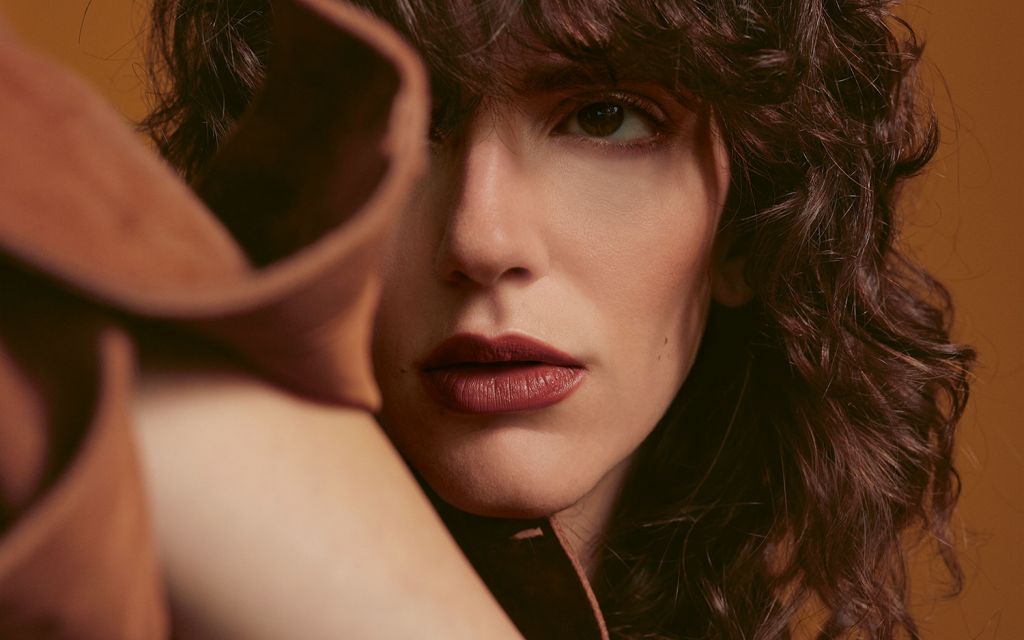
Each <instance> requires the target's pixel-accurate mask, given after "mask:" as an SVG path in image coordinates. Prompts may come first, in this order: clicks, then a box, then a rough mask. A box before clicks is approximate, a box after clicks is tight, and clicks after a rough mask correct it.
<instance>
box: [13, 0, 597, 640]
mask: <svg viewBox="0 0 1024 640" xmlns="http://www.w3.org/2000/svg"><path fill="white" fill-rule="evenodd" d="M273 9H274V17H275V23H276V26H275V36H274V48H273V55H272V60H271V63H270V68H269V71H268V80H267V83H266V87H265V89H264V91H263V92H262V94H261V96H260V97H259V98H258V99H257V101H256V103H255V105H254V107H253V109H252V110H251V111H250V113H249V114H248V115H247V116H246V117H245V118H244V119H243V121H242V123H241V124H240V126H239V128H238V130H237V131H236V132H235V134H233V136H232V137H231V138H230V139H229V140H228V141H227V142H226V143H225V144H224V145H223V147H222V149H221V150H220V151H219V153H218V155H217V156H216V158H215V159H214V161H213V162H212V164H211V165H210V167H209V168H208V169H207V171H206V173H205V175H204V176H203V178H202V179H201V181H200V183H199V186H198V192H199V194H200V196H201V198H202V200H200V198H197V197H196V195H195V194H194V193H193V192H192V191H190V190H189V189H188V188H187V187H186V186H185V185H183V184H182V183H181V182H180V180H179V179H178V178H177V177H176V176H175V175H174V174H173V173H172V171H171V170H169V169H168V168H167V167H166V166H164V164H163V163H162V162H161V161H160V160H158V159H157V158H155V157H154V155H153V154H152V153H151V152H150V151H149V150H147V149H146V148H145V147H144V146H143V145H142V144H141V143H140V142H139V141H138V140H137V138H136V136H135V134H133V133H132V132H131V131H130V130H129V129H128V128H127V127H126V126H125V125H124V124H123V123H122V122H121V120H120V118H119V117H118V116H117V115H116V114H114V113H113V112H112V111H111V110H110V109H109V108H108V107H107V106H106V105H105V104H103V102H102V100H100V99H99V98H98V97H96V96H95V95H94V93H93V92H92V91H90V90H89V89H88V88H86V87H85V86H84V85H83V84H82V83H81V82H80V81H78V80H77V79H75V78H73V77H71V76H70V75H68V74H67V73H66V72H64V71H62V70H60V69H59V68H57V67H55V66H53V65H52V64H50V63H48V62H46V61H44V60H42V59H40V58H39V57H37V56H36V55H34V54H32V53H30V52H28V51H27V50H25V49H24V48H23V47H22V46H21V45H20V44H19V43H18V42H16V40H15V38H14V37H13V36H12V35H11V34H10V33H9V32H7V31H5V30H3V27H2V25H0V637H2V638H78V639H93V638H95V639H97V640H99V639H102V640H115V639H119V638H132V639H139V638H165V637H167V636H168V634H169V628H168V615H167V609H166V604H165V600H164V593H163V590H162V586H161V583H160V569H159V566H158V562H157V556H156V552H155V545H154V540H153V532H152V527H151V524H150V521H149V517H148V514H147V507H146V504H145V499H144V494H143V491H142V485H141V480H140V471H139V466H138V461H137V453H136V451H135V445H134V442H133V435H132V428H131V421H130V411H129V408H130V403H131V399H132V394H133V393H134V391H133V388H134V379H135V375H136V372H135V368H136V363H135V360H134V355H133V348H134V346H135V343H136V342H137V340H138V333H139V330H140V329H141V330H142V331H146V330H148V329H152V328H154V327H159V328H160V330H161V331H163V330H165V329H168V328H169V329H170V331H168V332H167V333H166V335H170V336H174V337H173V338H172V339H173V340H178V341H181V342H182V344H183V345H185V344H186V343H187V346H188V348H190V349H200V350H202V349H207V350H210V351H211V352H213V351H216V352H217V353H227V354H229V355H230V357H232V358H234V359H235V360H237V361H238V362H241V363H243V365H244V366H246V367H248V368H249V370H250V371H251V372H253V373H254V374H255V375H259V376H262V377H264V378H266V379H268V380H270V381H272V382H274V383H276V384H278V385H280V386H282V387H284V388H287V389H288V390H290V391H292V392H294V393H299V394H301V395H304V396H306V397H310V398H313V399H316V400H320V401H323V402H328V403H335V404H338V405H343V406H348V407H358V408H362V409H365V410H367V411H372V410H374V409H375V408H376V407H377V405H378V403H379V394H378V391H377V388H376V386H375V384H374V382H373V378H372V371H371V368H370V358H369V332H370V327H371V321H372V314H373V309H374V306H375V304H376V299H377V293H378V289H379V279H378V277H377V275H376V271H375V262H376V255H377V253H378V249H379V246H380V243H381V242H382V241H383V240H384V238H385V237H386V234H387V231H388V227H389V226H390V225H391V224H392V220H393V218H394V216H395V213H396V212H397V211H398V210H399V209H400V208H401V207H403V206H405V204H406V201H407V199H408V197H409V192H410V189H411V187H412V185H413V183H414V181H415V180H416V178H417V176H418V174H419V172H420V169H421V166H422V164H423V158H424V156H423V150H422V140H423V138H424V135H423V132H424V130H425V127H426V118H427V115H426V113H427V98H426V89H425V85H426V82H425V79H424V74H423V73H422V71H421V69H420V65H419V63H418V61H417V60H416V59H415V57H414V55H413V54H412V53H411V52H410V50H409V49H408V48H407V47H406V46H405V45H404V44H403V43H401V42H400V41H399V40H398V39H397V37H396V36H394V35H393V34H392V33H391V32H390V31H389V30H387V29H386V28H383V27H382V26H380V25H379V24H377V23H375V22H373V21H371V20H370V19H368V18H367V17H366V16H364V15H363V14H361V13H360V12H358V11H355V10H353V9H351V8H348V7H345V6H342V5H340V4H338V3H337V2H335V1H333V0H290V1H285V0H279V1H277V2H275V3H274V7H273ZM204 202H205V204H204ZM211 210H212V211H214V212H216V216H214V215H212V214H211ZM342 508H343V506H342ZM447 519H448V522H449V524H450V525H451V526H452V527H453V530H454V532H455V534H456V537H457V538H458V540H459V541H460V543H461V544H462V545H463V547H464V549H465V550H466V552H467V554H468V555H469V557H470V559H471V560H472V561H473V563H474V565H475V566H476V567H477V568H478V570H480V571H481V573H482V574H483V576H484V578H485V581H486V582H487V583H488V584H489V586H490V587H491V589H492V590H493V591H494V593H495V594H496V596H497V597H498V598H499V600H500V601H501V602H502V604H503V605H504V606H505V607H506V609H507V610H508V611H509V613H510V615H511V616H512V617H513V619H514V620H515V622H516V623H517V624H518V625H519V627H520V628H521V629H522V630H523V631H524V633H525V634H526V635H527V636H528V637H529V638H592V637H606V636H607V633H606V632H605V631H604V628H603V621H602V620H601V618H600V614H599V613H598V611H597V609H596V605H595V603H594V600H593V596H592V594H591V593H590V590H589V587H588V586H587V585H586V581H585V578H583V576H582V573H581V571H580V570H579V567H578V565H577V563H576V562H575V561H574V560H573V559H572V557H571V555H570V554H568V552H567V547H566V545H565V543H564V538H563V537H562V536H561V535H560V533H558V532H557V531H556V529H555V528H553V525H552V523H551V522H549V521H542V522H540V523H538V524H537V527H535V528H533V529H536V530H535V531H534V530H532V529H531V530H530V531H529V533H528V534H523V533H521V532H519V531H511V530H509V529H508V526H515V523H497V524H495V523H490V524H488V525H487V526H480V525H479V523H480V520H479V519H473V518H470V517H468V516H464V514H463V515H462V516H460V515H458V514H452V513H449V514H447ZM506 525H507V526H506ZM537 532H539V535H537Z"/></svg>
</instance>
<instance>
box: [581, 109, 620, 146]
mask: <svg viewBox="0 0 1024 640" xmlns="http://www.w3.org/2000/svg"><path fill="white" fill-rule="evenodd" d="M576 117H577V118H578V119H579V123H580V129H583V130H584V131H585V132H587V133H588V134H590V135H592V136H597V137H601V138H604V137H607V136H610V135H612V134H613V133H615V132H616V131H618V130H619V127H621V126H622V121H623V120H624V119H625V117H626V113H625V110H624V109H623V108H622V106H621V105H618V104H613V103H611V102H597V103H594V104H591V105H587V106H586V107H583V108H582V109H580V111H579V113H578V114H577V116H576Z"/></svg>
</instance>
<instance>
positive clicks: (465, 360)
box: [421, 334, 586, 413]
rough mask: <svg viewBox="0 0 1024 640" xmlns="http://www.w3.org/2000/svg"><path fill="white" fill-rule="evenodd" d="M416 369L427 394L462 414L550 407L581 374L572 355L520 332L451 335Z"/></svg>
mask: <svg viewBox="0 0 1024 640" xmlns="http://www.w3.org/2000/svg"><path fill="white" fill-rule="evenodd" d="M421 371H422V373H423V380H424V383H425V385H426V387H427V390H428V391H429V392H430V394H431V396H433V397H434V399H435V400H437V401H438V402H439V403H441V405H442V406H444V407H446V408H448V409H451V410H452V411H458V412H461V413H507V412H513V411H528V410H531V409H543V408H544V407H550V406H551V405H554V404H557V403H559V402H561V401H562V400H564V399H566V398H567V397H569V395H570V394H571V393H572V392H573V391H575V390H576V388H577V387H579V385H580V383H581V382H582V381H583V378H584V376H585V375H586V368H585V367H584V366H583V363H581V362H580V361H578V360H576V359H575V358H573V357H572V356H570V355H568V354H566V353H563V352H561V351H559V350H558V349H555V348H554V347H552V346H550V345H548V344H545V343H543V342H539V341H537V340H534V339H532V338H527V337H525V336H519V335H504V336H499V337H497V338H485V337H483V336H480V335H474V334H458V335H455V336H452V337H451V338H448V339H447V340H445V341H444V342H442V343H441V344H440V345H438V347H437V348H436V349H434V350H433V351H432V352H431V353H430V355H429V356H427V359H426V360H425V361H424V363H423V366H422V367H421Z"/></svg>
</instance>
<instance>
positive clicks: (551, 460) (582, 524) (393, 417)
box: [374, 51, 742, 565]
mask: <svg viewBox="0 0 1024 640" xmlns="http://www.w3.org/2000/svg"><path fill="white" fill-rule="evenodd" d="M509 59H510V60H517V61H519V62H517V64H520V65H521V67H520V69H521V72H522V77H523V78H539V77H551V78H559V77H561V78H565V79H566V80H565V82H562V83H560V84H559V83H554V84H552V83H545V86H544V87H543V88H540V89H531V88H528V87H526V88H524V92H522V93H520V94H517V97H516V98H515V99H514V100H511V101H500V102H499V101H497V100H491V101H488V102H485V103H484V104H483V106H482V108H481V109H479V110H478V112H477V113H476V115H475V116H474V118H473V119H472V121H471V122H470V123H468V126H467V128H466V130H465V135H463V136H461V137H458V138H453V139H451V140H448V141H444V142H441V143H438V144H437V145H435V152H434V155H433V159H432V166H431V169H430V172H429V176H428V179H427V180H426V182H425V184H424V186H423V188H422V191H421V193H419V194H418V196H417V197H416V198H415V199H414V201H415V205H414V206H413V207H411V208H409V210H408V212H407V214H406V216H405V219H404V220H403V221H402V223H401V224H400V225H399V231H398V236H397V239H396V242H395V244H394V247H393V249H392V251H391V252H390V254H389V255H388V256H387V259H386V262H385V272H384V273H385V277H384V294H383V299H382V303H381V307H380V310H379V313H378V321H377V329H376V334H375V340H374V360H375V366H376V370H377V375H378V379H379V383H380V386H381V390H382V392H383V398H384V408H383V411H382V415H381V417H382V422H383V424H384V426H385V429H386V430H387V431H388V433H389V435H390V436H391V438H392V439H393V440H394V442H395V443H396V445H397V446H398V448H399V450H400V451H401V452H402V453H403V455H404V456H405V457H406V458H407V459H408V460H409V461H410V462H411V464H412V465H413V467H414V468H415V469H416V470H417V471H418V472H419V473H420V474H421V475H422V476H423V477H424V479H425V480H426V481H427V482H428V483H429V484H430V485H431V487H432V488H433V489H434V490H435V491H437V492H438V494H439V495H440V496H441V497H442V498H443V499H444V500H446V501H448V502H449V503H451V504H453V505H454V506H456V507H458V508H461V509H463V510H466V511H469V512H472V513H477V514H481V515H489V516H499V517H533V516H547V515H552V514H558V518H559V520H560V522H561V524H562V525H563V527H564V528H565V529H568V530H569V531H570V532H571V535H570V538H571V539H572V540H573V545H574V546H575V547H576V550H577V552H578V553H579V554H580V555H581V556H583V558H582V559H583V561H584V564H585V565H586V564H587V560H588V559H587V557H586V556H587V555H588V554H587V550H588V548H589V546H590V545H591V544H592V543H593V542H594V541H595V539H596V537H597V536H598V535H599V532H600V531H601V530H602V529H603V527H604V525H605V523H606V521H607V517H608V514H609V512H610V509H611V505H612V504H613V502H614V500H615V497H616V495H617V492H618V490H619V488H620V487H621V484H622V478H623V476H624V473H625V471H626V469H627V468H628V465H629V462H630V459H631V456H632V455H633V453H634V452H635V450H636V449H637V447H638V446H639V445H640V443H641V442H643V440H644V439H645V438H646V437H647V436H648V435H649V433H650V432H651V430H652V429H653V428H654V426H655V424H656V423H657V421H658V419H659V418H660V417H661V415H662V414H663V413H664V411H665V409H666V408H667V407H668V405H669V403H670V401H671V400H672V398H673V397H674V396H675V394H676V392H677V391H678V389H679V388H680V386H681V385H682V383H683V380H684V379H685V378H686V375H687V373H688V371H689V370H690V367H691V365H692V363H693V360H694V356H695V354H696V351H697V347H698V344H699V341H700V337H701V335H702V332H703V328H704V324H705V321H706V318H707V312H708V308H709V303H710V300H711V299H712V296H713V295H714V296H716V297H718V298H719V299H720V300H721V301H723V302H725V303H727V304H737V303H739V302H741V301H742V300H741V299H740V298H741V297H742V293H741V292H738V289H737V286H736V284H735V280H736V274H737V273H738V270H737V269H736V268H735V265H732V264H730V263H729V262H728V261H726V260H725V259H724V258H721V256H724V255H726V253H727V251H726V250H725V247H723V246H722V243H718V244H717V245H716V229H717V227H718V222H719V219H720V216H721V212H722V206H723V203H724V200H725V195H726V190H727V187H728V183H729V170H728V162H727V159H726V154H725V152H724V149H723V145H722V143H721V142H720V140H719V137H718V135H717V133H716V131H715V129H714V126H713V124H712V118H711V117H710V116H709V115H708V114H707V113H698V112H695V111H693V110H690V109H688V108H687V107H686V106H684V105H683V104H681V103H680V102H679V101H677V100H676V99H675V98H673V97H672V96H671V95H670V94H669V93H668V92H667V91H666V90H664V89H663V88H661V87H660V86H659V85H657V84H653V83H644V82H639V83H629V82H623V83H621V84H619V85H616V86H612V85H608V84H604V83H601V82H593V81H588V80H584V81H580V80H578V79H577V80H573V79H572V78H573V77H575V76H576V75H577V74H574V73H572V72H571V71H572V70H571V69H558V67H560V66H561V65H562V64H563V63H562V62H561V61H559V60H553V59H552V58H551V57H550V56H546V57H545V56H538V55H536V54H529V53H526V52H523V51H520V52H518V54H517V55H516V56H514V57H510V58H509ZM567 71H568V73H567ZM595 103H612V104H617V105H619V106H620V107H621V108H622V109H624V114H625V115H624V118H623V121H622V124H621V126H620V127H618V128H617V129H616V130H615V131H614V132H613V133H612V134H611V135H593V134H592V133H591V131H588V130H587V129H586V128H584V125H585V121H586V117H585V116H586V115H587V114H588V113H589V114H591V115H592V114H593V108H594V107H593V106H592V105H594V104H595ZM588 105H591V106H590V107H588ZM588 109H589V111H588ZM458 333H476V334H481V335H484V336H488V337H494V336H498V335H503V334H510V333H511V334H520V335H525V336H530V337H532V338H536V339H539V340H541V341H543V342H546V343H548V344H549V345H552V346H554V347H556V348H557V349H559V350H561V351H564V352H567V353H569V354H570V355H572V356H574V357H575V358H577V359H579V360H580V361H582V362H583V363H584V365H585V366H586V376H585V378H584V381H583V383H582V384H581V386H580V387H579V388H578V389H577V390H576V391H575V393H573V394H572V395H570V396H569V397H568V398H567V399H565V400H563V401H562V402H560V403H558V404H556V405H554V406H551V407H547V408H544V409H539V410H531V411H520V412H512V413H494V414H467V413H458V412H454V411H451V410H449V409H446V408H444V407H442V406H441V405H440V404H438V403H437V402H436V401H435V400H433V399H432V398H431V397H430V396H429V395H428V393H427V392H426V389H425V386H424V384H423V382H422V379H421V375H420V371H419V365H418V363H419V362H422V360H423V359H424V357H425V356H426V355H427V354H428V353H429V352H430V351H431V350H432V349H433V348H434V347H435V346H436V345H437V344H439V343H440V342H441V341H442V340H444V339H446V338H448V337H449V336H452V335H454V334H458Z"/></svg>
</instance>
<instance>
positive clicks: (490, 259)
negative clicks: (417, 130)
mask: <svg viewBox="0 0 1024 640" xmlns="http://www.w3.org/2000/svg"><path fill="white" fill-rule="evenodd" d="M503 133H504V132H503V131H502V130H501V129H500V128H499V127H498V126H496V125H494V124H493V123H488V124H487V125H485V128H478V129H476V130H475V131H474V132H473V134H472V135H471V136H470V140H469V141H468V142H467V143H466V145H465V146H464V147H463V148H462V149H461V151H460V152H459V153H458V154H457V157H456V158H455V159H454V160H453V163H452V170H451V175H450V176H449V179H448V185H446V188H449V189H452V190H453V192H454V193H453V195H454V197H452V198H451V199H450V200H448V202H449V203H450V204H449V211H448V212H447V215H448V218H447V221H446V225H445V232H444V234H443V237H442V240H441V244H440V247H439V249H438V255H437V266H438V272H439V274H440V276H441V277H442V278H443V279H445V280H447V281H451V282H456V283H462V284H469V283H472V284H474V285H477V286H490V285H493V284H495V283H496V282H497V281H499V280H501V279H518V280H528V279H533V278H536V277H539V276H540V275H541V274H542V273H543V271H544V270H545V269H546V268H547V258H546V251H545V247H544V239H543V237H542V234H541V233H540V229H538V228H537V227H536V226H535V222H536V216H535V215H534V214H535V213H536V211H532V210H530V207H531V206H532V204H531V202H532V201H533V198H532V193H533V191H532V186H531V185H532V181H531V180H530V177H529V176H530V173H529V170H528V167H527V166H525V163H524V161H523V158H522V156H521V155H520V151H519V149H518V145H517V144H516V141H515V140H514V139H510V138H509V137H507V136H505V135H503ZM534 204H535V203H534Z"/></svg>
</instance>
